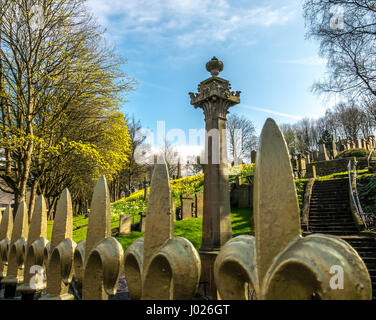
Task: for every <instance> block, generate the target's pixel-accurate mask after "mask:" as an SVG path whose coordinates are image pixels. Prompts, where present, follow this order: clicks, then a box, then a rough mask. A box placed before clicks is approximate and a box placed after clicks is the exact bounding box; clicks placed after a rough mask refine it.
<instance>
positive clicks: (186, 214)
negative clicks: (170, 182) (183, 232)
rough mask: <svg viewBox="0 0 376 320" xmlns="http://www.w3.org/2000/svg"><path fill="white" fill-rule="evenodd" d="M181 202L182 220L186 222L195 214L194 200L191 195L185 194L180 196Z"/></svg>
mask: <svg viewBox="0 0 376 320" xmlns="http://www.w3.org/2000/svg"><path fill="white" fill-rule="evenodd" d="M180 201H181V219H182V220H186V219H190V218H192V212H193V210H192V209H193V198H192V196H191V195H189V194H183V195H181V196H180Z"/></svg>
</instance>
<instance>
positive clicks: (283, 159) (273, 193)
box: [254, 118, 300, 279]
mask: <svg viewBox="0 0 376 320" xmlns="http://www.w3.org/2000/svg"><path fill="white" fill-rule="evenodd" d="M254 208H255V209H254V215H255V216H254V220H255V230H256V247H257V251H258V252H260V253H262V254H259V255H258V256H257V259H258V262H257V266H258V274H259V278H260V279H263V277H264V275H265V273H266V271H267V270H268V268H269V267H270V265H271V263H272V261H273V259H274V257H275V256H276V255H277V254H278V253H279V252H281V251H282V250H283V249H284V248H285V247H286V246H287V245H288V244H289V243H290V242H291V241H292V240H293V239H295V238H296V237H297V236H299V235H300V217H299V205H298V200H297V196H296V189H295V183H294V177H293V175H292V168H291V162H290V159H289V153H288V149H287V145H286V142H285V139H284V137H283V134H282V132H281V130H280V129H279V127H278V125H277V124H276V123H275V121H274V120H273V119H270V118H269V119H267V121H266V123H265V125H264V127H263V129H262V132H261V137H260V146H259V152H258V154H257V160H256V171H255V189H254Z"/></svg>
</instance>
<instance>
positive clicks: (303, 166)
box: [298, 154, 307, 179]
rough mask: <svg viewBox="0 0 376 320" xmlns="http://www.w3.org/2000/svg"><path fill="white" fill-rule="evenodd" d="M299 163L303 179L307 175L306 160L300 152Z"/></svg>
mask: <svg viewBox="0 0 376 320" xmlns="http://www.w3.org/2000/svg"><path fill="white" fill-rule="evenodd" d="M298 163H299V174H300V178H301V179H303V178H304V177H305V176H306V172H307V171H306V169H307V167H306V160H305V157H304V155H303V154H300V155H299V157H298Z"/></svg>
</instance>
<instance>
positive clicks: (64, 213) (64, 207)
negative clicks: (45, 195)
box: [51, 188, 73, 252]
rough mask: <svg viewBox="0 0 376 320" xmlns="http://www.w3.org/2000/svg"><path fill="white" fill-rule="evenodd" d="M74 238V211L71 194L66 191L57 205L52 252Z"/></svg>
mask: <svg viewBox="0 0 376 320" xmlns="http://www.w3.org/2000/svg"><path fill="white" fill-rule="evenodd" d="M72 236H73V211H72V200H71V195H70V192H69V190H68V189H67V188H65V189H64V191H63V193H62V194H61V196H60V199H59V201H58V203H57V208H56V214H55V221H54V226H53V230H52V237H51V252H52V250H53V249H54V248H55V247H56V246H57V245H58V244H59V243H60V242H61V241H63V240H64V239H66V238H72Z"/></svg>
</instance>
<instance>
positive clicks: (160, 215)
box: [124, 159, 201, 300]
mask: <svg viewBox="0 0 376 320" xmlns="http://www.w3.org/2000/svg"><path fill="white" fill-rule="evenodd" d="M161 162H162V163H161ZM171 202H172V199H171V189H170V180H169V177H168V171H167V166H166V163H165V161H164V159H163V161H158V164H156V165H155V167H154V171H153V177H152V181H151V186H150V195H149V201H148V209H147V212H146V222H145V223H146V226H145V238H141V239H137V240H136V241H135V242H133V244H132V245H131V246H130V247H129V248H128V249H127V251H126V253H125V259H124V272H125V278H126V280H127V284H128V287H129V293H130V297H131V299H159V300H172V299H174V300H179V299H192V297H193V296H194V294H195V292H196V290H197V286H198V282H199V279H200V273H201V263H200V258H199V255H198V252H197V250H196V249H195V248H194V246H193V245H192V243H191V242H190V241H188V240H187V239H185V238H182V237H174V236H173V234H174V231H173V216H172V211H171Z"/></svg>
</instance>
